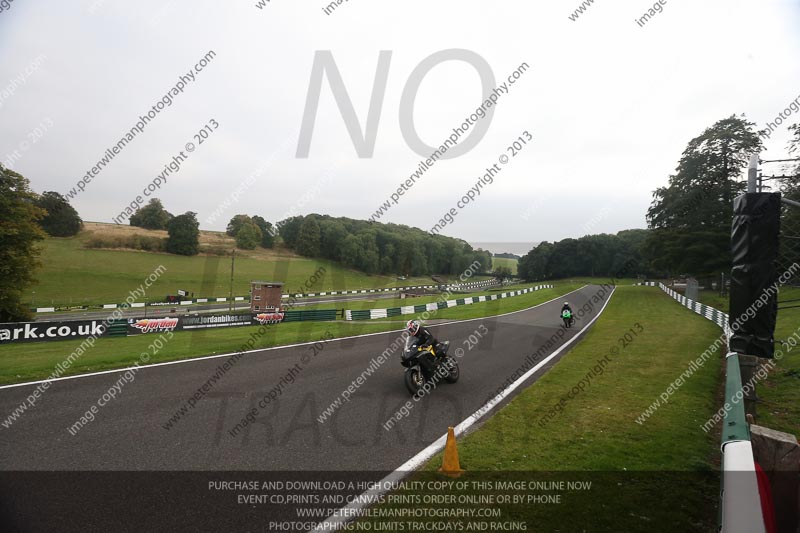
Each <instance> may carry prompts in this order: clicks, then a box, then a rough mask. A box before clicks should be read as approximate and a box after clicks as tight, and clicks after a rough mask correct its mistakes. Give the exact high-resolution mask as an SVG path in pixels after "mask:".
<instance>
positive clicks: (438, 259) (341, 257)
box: [277, 214, 492, 276]
mask: <svg viewBox="0 0 800 533" xmlns="http://www.w3.org/2000/svg"><path fill="white" fill-rule="evenodd" d="M277 227H278V233H279V235H280V237H281V239H282V240H283V242H284V244H285V245H286V246H287V247H289V248H290V249H292V250H294V251H295V252H297V253H298V254H300V255H303V256H306V257H321V258H325V259H330V260H332V261H340V262H341V263H343V264H344V265H346V266H349V267H352V268H355V269H358V270H361V271H363V272H366V273H367V274H403V275H406V276H423V275H431V274H460V273H462V272H463V271H464V270H466V268H467V266H469V265H470V264H472V262H474V261H479V262H480V264H481V268H482V270H483V271H484V272H489V271H490V270H491V267H492V257H491V254H490V253H489V252H487V251H484V250H480V249H478V250H475V249H473V248H472V246H470V244H469V243H467V242H466V241H463V240H461V239H455V238H452V237H445V236H443V235H430V234H429V233H427V232H425V231H423V230H421V229H419V228H412V227H410V226H405V225H402V224H391V223H388V224H387V223H381V222H368V221H365V220H355V219H352V218H347V217H331V216H329V215H319V214H310V215H306V216H294V217H290V218H288V219H285V220H282V221H280V222H278V223H277Z"/></svg>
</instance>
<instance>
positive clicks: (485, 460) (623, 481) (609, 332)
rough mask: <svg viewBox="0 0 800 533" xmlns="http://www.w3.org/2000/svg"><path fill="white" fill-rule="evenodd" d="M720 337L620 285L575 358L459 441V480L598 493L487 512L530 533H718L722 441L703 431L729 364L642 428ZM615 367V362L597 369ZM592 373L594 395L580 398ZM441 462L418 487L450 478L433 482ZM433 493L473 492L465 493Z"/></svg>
mask: <svg viewBox="0 0 800 533" xmlns="http://www.w3.org/2000/svg"><path fill="white" fill-rule="evenodd" d="M676 332H680V335H677V334H676ZM626 334H628V338H629V339H630V340H628V339H626V338H625V336H626ZM718 336H719V329H718V328H717V327H716V326H714V325H713V324H712V323H711V322H709V321H707V320H705V319H703V318H701V317H699V316H697V315H694V314H692V313H690V312H689V311H688V310H686V309H684V308H682V307H681V306H680V305H678V304H677V303H675V302H673V301H672V300H671V299H670V298H669V297H668V296H666V295H665V294H663V293H662V292H661V291H658V290H654V289H652V288H645V287H631V286H620V287H618V289H617V291H616V292H615V294H614V296H613V298H612V300H611V302H610V303H609V305H608V307H607V308H606V310H605V312H604V313H603V315H602V316H601V317H600V318H599V319H598V320H597V322H596V323H595V325H594V326H593V328H592V329H591V331H589V332H588V333H587V334H586V336H585V338H584V339H583V340H581V341H580V342H579V343H578V344H577V345H576V346H575V347H574V348H573V349H572V350H571V351H570V352H569V354H567V355H566V356H565V357H564V358H563V359H562V360H561V361H560V362H558V363H557V364H556V365H555V366H554V367H553V368H552V369H550V370H549V371H548V373H547V374H545V375H544V376H542V377H541V378H540V379H539V380H538V381H537V382H536V383H534V384H533V385H532V386H530V387H528V388H527V389H525V390H524V391H523V392H522V393H521V394H519V396H517V397H516V398H515V399H514V400H513V401H512V402H510V403H509V404H508V405H506V406H505V407H503V408H502V409H501V410H500V411H499V412H497V413H495V414H494V416H492V417H491V418H490V419H489V420H487V421H486V422H485V423H484V425H483V426H482V427H480V429H478V430H476V431H474V432H472V433H470V434H468V435H466V436H465V437H463V438H461V439H460V441H459V444H458V448H459V454H460V459H461V467H462V468H464V469H466V470H467V472H466V473H465V474H464V475H463V476H462V477H460V478H458V481H467V482H471V481H486V480H520V479H521V480H528V481H530V480H539V481H543V480H559V479H573V480H574V479H578V480H582V481H584V482H592V483H593V485H592V488H591V489H590V490H581V491H566V492H565V493H564V494H563V499H561V500H560V502H559V503H552V504H548V505H541V504H540V505H535V504H528V505H519V504H517V505H514V504H513V503H506V504H503V503H497V500H496V499H495V503H494V504H488V505H481V506H480V507H482V508H490V509H499V510H500V512H501V518H498V519H493V520H499V521H500V522H513V523H520V524H523V523H524V524H525V525H526V526H527V530H529V531H530V530H534V531H564V530H569V531H580V530H589V531H653V530H663V529H664V528H665V527H666V528H667V529H668V530H671V531H710V530H713V529H714V528H715V526H716V519H717V514H716V513H717V511H716V507H717V494H718V490H719V485H718V482H719V480H718V475H717V472H718V468H719V466H718V446H719V443H718V439H717V437H716V436H714V435H710V434H706V433H704V432H703V431H702V429H701V428H700V426H701V424H702V423H703V422H705V420H706V419H707V418H708V417H709V416H710V415H711V414H712V413H713V412H714V411H716V409H717V407H718V406H717V392H718V386H719V383H720V380H721V374H720V369H721V364H722V361H721V358H713V359H712V360H710V361H708V362H707V363H706V365H705V366H704V367H702V368H701V370H699V371H698V372H697V373H696V374H695V375H693V376H692V377H691V378H690V379H688V380H686V382H685V383H684V384H683V385H682V386H681V387H680V388H679V389H678V390H677V392H675V393H674V394H673V395H672V396H671V397H670V399H669V402H668V403H667V404H666V405H663V406H662V407H661V408H660V409H659V410H658V411H657V412H656V413H654V414H653V415H652V416H651V417H650V418H649V419H647V420H646V421H645V422H644V423H641V424H639V423H637V422H636V419H637V417H639V415H640V414H641V413H642V411H643V410H645V409H646V408H647V407H648V406H649V405H650V404H651V403H652V402H653V401H654V400H655V399H656V398H657V397H658V396H659V395H660V394H661V393H662V392H664V391H665V390H666V389H667V387H668V386H669V385H670V384H671V383H673V381H674V380H675V379H676V378H677V377H678V376H679V375H680V374H681V372H683V371H684V370H685V369H686V368H687V365H688V363H689V361H690V360H692V359H694V358H696V357H698V356H699V354H700V353H702V352H703V351H704V350H705V349H706V348H707V347H708V345H709V344H711V343H712V342H713V341H714V339H715V338H717V337H718ZM605 357H607V358H608V359H607V364H606V365H605V367H602V368H600V369H599V370H598V367H597V365H598V361H599V360H601V359H603V358H605ZM609 360H610V361H609ZM592 371H594V372H595V375H594V377H593V378H592V379H591V383H590V385H589V386H588V387H585V390H583V391H581V392H579V393H577V394H572V391H573V390H575V389H573V387H576V385H577V384H578V383H580V382H581V380H583V379H585V378H586V376H587V375H588V373H589V372H592ZM561 400H564V402H563V405H561V404H560V403H558V402H560V401H561ZM556 404H558V405H561V408H560V409H558V408H556V407H555V406H556ZM443 429H444V428H443ZM441 464H442V456H441V454H440V455H437V456H436V457H434V458H433V459H432V460H431V461H430V462H429V463H428V464H427V465H426V466H425V467H424V468H423V471H422V472H419V473H416V474H414V476H412V478H411V479H412V480H414V479H419V480H430V479H447V478H444V477H442V476H441V475H438V474H435V470H436V469H437V468H438V467H439V466H440V465H441ZM435 492H436V493H438V494H441V493H442V492H444V493H445V494H454V495H455V496H456V497H457V498H458V497H461V496H467V495H469V494H474V490H461V491H459V490H458V489H457V488H454V489H452V490H450V491H441V490H439V491H435ZM483 492H484V493H486V491H483ZM489 492H491V491H489ZM500 492H502V491H500ZM524 492H525V491H522V492H520V491H517V492H516V493H517V494H518V495H519V494H523V493H524ZM417 493H418V494H419V492H417ZM425 493H426V492H425V491H423V493H422V494H425ZM431 494H433V492H431ZM385 506H386V507H387V508H392V507H397V506H393V505H388V504H386V505H385ZM473 507H474V506H473ZM414 520H417V521H420V520H421V521H425V519H417V518H415V519H414ZM431 520H432V521H435V520H434V519H431ZM473 527H477V526H473ZM495 527H496V528H497V527H498V526H495ZM515 530H520V529H515Z"/></svg>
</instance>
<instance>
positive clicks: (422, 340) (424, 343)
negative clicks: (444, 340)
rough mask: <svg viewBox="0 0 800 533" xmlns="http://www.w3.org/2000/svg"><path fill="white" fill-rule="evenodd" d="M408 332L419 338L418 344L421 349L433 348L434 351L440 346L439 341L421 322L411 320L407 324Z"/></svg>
mask: <svg viewBox="0 0 800 533" xmlns="http://www.w3.org/2000/svg"><path fill="white" fill-rule="evenodd" d="M406 331H408V333H409V334H410V335H411V336H412V337H416V338H417V341H418V342H417V344H418V346H419V347H420V348H426V347H428V346H433V347H434V351H436V348H437V347H438V346H439V341H437V340H436V337H434V336H433V335H432V334H431V332H430V330H429V329H428V328H426V327H425V326H423V325H422V322H420V321H419V320H409V321H408V322H407V323H406Z"/></svg>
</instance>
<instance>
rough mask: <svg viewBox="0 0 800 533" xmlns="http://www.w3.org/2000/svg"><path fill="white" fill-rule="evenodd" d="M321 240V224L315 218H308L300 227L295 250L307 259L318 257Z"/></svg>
mask: <svg viewBox="0 0 800 533" xmlns="http://www.w3.org/2000/svg"><path fill="white" fill-rule="evenodd" d="M321 239H322V235H321V232H320V229H319V222H317V219H316V218H315V217H313V216H307V217H305V220H303V224H302V225H301V226H300V232H299V233H298V236H297V242H296V244H295V250H296V251H297V253H299V254H300V255H304V256H306V257H318V256H319V254H320V241H321Z"/></svg>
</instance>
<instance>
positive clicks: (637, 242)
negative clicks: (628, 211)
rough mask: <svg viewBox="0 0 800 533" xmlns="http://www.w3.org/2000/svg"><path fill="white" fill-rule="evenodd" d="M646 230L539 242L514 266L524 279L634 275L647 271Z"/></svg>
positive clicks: (646, 272)
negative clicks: (644, 254) (645, 255)
mask: <svg viewBox="0 0 800 533" xmlns="http://www.w3.org/2000/svg"><path fill="white" fill-rule="evenodd" d="M647 236H648V231H647V230H644V229H631V230H625V231H620V232H619V233H617V234H616V235H609V234H605V233H603V234H600V235H587V236H585V237H581V238H580V239H564V240H561V241H557V242H554V243H550V242H547V241H545V242H542V243H540V244H539V245H538V246H537V247H536V248H534V249H533V250H531V251H530V252H528V253H527V254H526V255H525V256H524V257H523V258H522V259H520V260H519V264H518V265H517V273H518V275H519V276H520V277H522V278H524V279H525V280H527V281H538V280H543V279H553V278H565V277H572V276H602V277H610V276H617V275H619V276H620V277H636V275H638V274H649V272H648V270H649V269H648V262H647V260H646V259H645V258H644V256H643V255H642V254H643V252H644V249H645V248H644V244H645V241H646V239H647Z"/></svg>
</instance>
